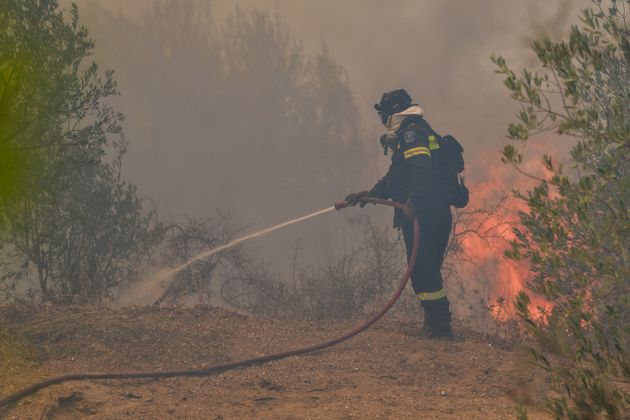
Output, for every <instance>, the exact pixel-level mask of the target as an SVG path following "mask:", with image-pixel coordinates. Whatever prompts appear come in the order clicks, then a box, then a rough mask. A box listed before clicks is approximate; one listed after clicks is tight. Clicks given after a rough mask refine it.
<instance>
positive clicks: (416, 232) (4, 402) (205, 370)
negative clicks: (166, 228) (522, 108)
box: [0, 197, 420, 417]
mask: <svg viewBox="0 0 630 420" xmlns="http://www.w3.org/2000/svg"><path fill="white" fill-rule="evenodd" d="M359 201H361V202H363V203H374V204H382V205H386V206H390V207H396V208H399V209H402V208H404V207H405V205H404V204H402V203H397V202H395V201H388V200H381V199H378V198H370V197H362V198H360V199H359ZM345 207H348V203H346V202H344V201H342V202H339V203H336V204H335V205H334V206H333V207H329V208H326V209H323V210H319V211H316V212H314V213H311V214H308V215H306V216H302V217H299V218H297V219H293V220H290V221H288V222H284V223H281V224H279V225H276V226H272V227H270V228H267V229H263V230H261V231H259V232H256V233H252V234H251V235H247V236H245V237H242V238H239V239H235V240H233V241H231V242H228V243H227V244H225V245H222V246H220V247H218V248H215V249H212V250H210V251H206V252H204V253H202V254H200V255H197V256H196V257H193V258H192V259H191V260H190V261H188V262H186V263H184V264H182V265H181V266H179V267H176V268H174V269H172V270H170V271H169V273H171V275H172V274H175V273H176V272H178V271H179V270H182V269H184V268H185V267H187V266H188V265H189V264H191V263H192V262H194V261H197V260H199V259H202V258H206V257H208V256H210V255H212V254H214V253H217V252H219V251H222V250H224V249H227V248H228V247H232V246H235V245H237V244H239V243H241V242H244V241H246V240H248V239H253V238H256V237H258V236H262V235H265V234H267V233H270V232H273V231H274V230H276V229H280V228H282V227H284V226H288V225H290V224H293V223H298V222H301V221H303V220H306V219H309V218H311V217H315V216H317V215H320V214H323V213H327V212H329V211H331V210H333V209H336V210H341V209H343V208H345ZM419 241H420V223H419V222H418V218H417V217H415V218H414V219H413V248H412V251H411V256H410V257H409V260H408V263H407V270H406V271H405V274H404V276H403V278H402V280H401V281H400V283H399V285H398V289H396V291H395V292H394V294H393V295H392V296H391V297H390V298H389V300H388V301H387V303H386V304H385V305H384V306H383V307H382V308H381V310H380V311H378V312H377V313H376V314H375V315H372V317H370V318H369V319H367V320H366V321H364V322H363V323H362V324H360V325H359V326H357V327H355V328H354V329H353V330H351V331H348V332H347V333H345V334H343V335H341V336H340V337H337V338H333V339H330V340H327V341H324V342H321V343H317V344H313V345H311V346H308V347H304V348H301V349H295V350H288V351H284V352H280V353H275V354H269V355H266V356H261V357H255V358H251V359H246V360H239V361H235V362H231V363H226V364H223V365H216V366H206V367H202V368H198V369H183V370H168V371H153V372H101V373H75V374H70V375H63V376H56V377H53V378H49V379H46V380H44V381H41V382H38V383H36V384H33V385H31V386H29V387H26V388H24V389H21V390H20V391H17V392H15V393H13V394H11V395H9V396H7V397H6V398H3V399H0V417H1V416H2V414H6V413H2V409H3V407H6V406H8V405H9V404H11V403H13V402H15V401H18V400H20V399H21V398H24V397H26V396H28V395H31V394H33V393H35V392H37V391H39V390H40V389H43V388H46V387H49V386H51V385H55V384H59V383H62V382H69V381H85V380H97V379H147V378H172V377H178V376H206V375H211V374H214V373H220V372H225V371H227V370H231V369H237V368H244V367H248V366H255V365H260V364H263V363H266V362H270V361H272V360H280V359H284V358H287V357H291V356H297V355H301V354H306V353H311V352H314V351H318V350H322V349H325V348H327V347H330V346H334V345H335V344H338V343H341V342H342V341H345V340H348V339H349V338H352V337H354V336H355V335H357V334H359V333H360V332H363V331H365V330H366V329H368V328H369V327H370V326H372V324H374V323H375V322H376V321H378V320H379V319H380V318H381V317H382V316H383V315H385V313H386V312H387V311H388V310H389V309H390V308H391V307H392V306H393V305H394V303H396V301H397V300H398V298H399V297H400V295H401V294H402V291H403V290H404V289H405V286H406V285H407V282H408V281H409V277H410V276H411V272H412V271H413V267H414V265H415V263H416V257H417V255H418V244H419Z"/></svg>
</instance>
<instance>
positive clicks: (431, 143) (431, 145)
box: [429, 135, 440, 150]
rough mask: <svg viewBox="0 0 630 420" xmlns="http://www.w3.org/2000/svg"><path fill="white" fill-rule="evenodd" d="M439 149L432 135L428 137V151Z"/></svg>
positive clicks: (438, 144)
mask: <svg viewBox="0 0 630 420" xmlns="http://www.w3.org/2000/svg"><path fill="white" fill-rule="evenodd" d="M439 148H440V143H438V141H437V139H436V138H435V136H434V135H430V136H429V149H431V150H436V149H439Z"/></svg>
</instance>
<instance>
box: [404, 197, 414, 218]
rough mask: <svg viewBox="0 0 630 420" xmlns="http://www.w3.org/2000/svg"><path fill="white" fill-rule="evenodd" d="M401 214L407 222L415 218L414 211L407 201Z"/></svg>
mask: <svg viewBox="0 0 630 420" xmlns="http://www.w3.org/2000/svg"><path fill="white" fill-rule="evenodd" d="M402 212H403V214H404V215H405V217H406V218H407V220H409V221H410V222H412V221H413V218H414V217H415V216H416V212H415V211H414V209H413V206H412V205H411V203H410V202H409V201H407V204H405V207H404V208H403V209H402Z"/></svg>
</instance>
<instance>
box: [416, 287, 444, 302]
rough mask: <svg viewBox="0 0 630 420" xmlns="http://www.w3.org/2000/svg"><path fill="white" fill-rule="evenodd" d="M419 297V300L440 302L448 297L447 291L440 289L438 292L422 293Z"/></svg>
mask: <svg viewBox="0 0 630 420" xmlns="http://www.w3.org/2000/svg"><path fill="white" fill-rule="evenodd" d="M417 296H418V299H419V300H438V299H442V298H445V297H446V290H444V289H440V290H438V291H437V292H420V293H418V294H417Z"/></svg>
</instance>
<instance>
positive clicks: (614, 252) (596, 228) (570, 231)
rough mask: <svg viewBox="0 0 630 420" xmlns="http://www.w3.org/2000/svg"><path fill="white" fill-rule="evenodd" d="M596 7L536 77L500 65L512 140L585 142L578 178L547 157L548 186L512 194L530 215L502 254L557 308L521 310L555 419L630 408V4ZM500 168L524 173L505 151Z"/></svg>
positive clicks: (544, 43) (545, 43)
mask: <svg viewBox="0 0 630 420" xmlns="http://www.w3.org/2000/svg"><path fill="white" fill-rule="evenodd" d="M594 5H595V8H594V10H590V9H589V10H585V11H583V13H582V15H581V25H580V26H575V27H573V28H572V29H571V33H570V36H569V39H568V41H562V42H554V41H551V40H550V39H542V40H540V41H537V42H534V43H533V45H532V48H533V50H534V52H535V53H536V55H537V57H538V60H539V61H540V63H541V68H540V69H539V70H537V71H529V70H523V71H522V72H521V73H520V74H518V75H517V74H516V73H515V72H514V71H512V70H511V69H510V68H509V67H508V66H507V64H506V62H505V60H504V59H502V58H501V57H493V61H494V62H495V64H496V65H497V67H498V70H497V72H498V73H501V74H503V75H504V76H505V77H506V78H505V85H506V87H507V88H508V89H509V90H510V92H511V96H512V98H514V99H515V100H516V101H518V102H519V103H520V104H521V112H520V113H519V114H518V115H517V117H518V121H517V122H516V123H513V124H511V125H510V127H509V129H508V133H509V136H510V137H511V138H513V139H517V140H521V141H525V140H527V139H528V138H529V137H530V136H532V135H535V134H537V133H541V132H545V131H553V132H555V133H557V134H559V135H569V136H572V137H575V138H576V139H577V142H576V144H575V146H574V147H573V148H572V150H571V154H570V159H571V163H572V167H571V170H570V171H568V172H567V171H565V170H564V169H563V168H562V166H559V165H556V164H555V163H554V162H553V160H552V158H551V157H550V156H544V157H543V159H542V162H543V165H544V166H545V168H546V169H547V170H548V171H549V174H550V175H549V176H548V177H546V179H539V181H540V182H539V184H538V185H537V186H536V187H534V188H533V189H531V190H529V191H526V192H517V193H516V194H517V196H518V197H520V198H521V199H523V200H525V201H526V203H527V205H528V211H527V212H523V213H521V215H520V217H521V222H522V227H520V228H518V229H515V234H516V236H517V240H516V241H515V242H514V243H513V249H512V250H511V251H510V252H508V253H506V255H507V256H508V257H510V258H527V259H528V260H529V261H530V262H531V264H532V270H533V272H534V274H535V277H534V279H533V281H532V283H531V284H530V285H529V289H530V293H534V294H536V295H539V296H541V297H543V298H544V299H545V300H546V301H548V302H549V303H550V304H551V305H552V307H553V309H552V311H551V313H547V314H544V315H540V314H538V313H535V311H534V312H532V308H531V301H530V298H529V296H528V295H527V294H526V293H521V294H520V295H519V297H518V298H517V302H516V305H517V309H518V311H519V313H520V315H521V317H522V319H523V320H524V321H525V324H526V326H527V327H528V328H529V330H530V331H531V333H532V334H533V336H534V337H535V338H536V344H535V345H532V347H531V355H532V356H533V360H534V363H535V364H536V365H537V366H539V367H540V368H542V369H544V370H545V371H547V372H549V373H550V374H551V378H552V388H553V391H554V392H553V393H552V394H550V397H549V400H550V410H551V412H552V413H553V414H554V415H555V416H556V418H571V419H578V418H593V417H600V416H607V417H609V418H624V417H626V416H628V415H629V407H630V394H629V391H628V384H629V381H630V357H629V354H628V349H629V345H630V327H629V325H630V245H629V244H630V212H629V211H628V207H627V203H628V201H629V200H630V161H629V159H628V157H629V156H628V155H629V152H630V83H629V82H630V32H629V30H628V23H629V22H628V14H627V13H630V4H629V3H628V2H627V1H624V2H622V1H610V2H609V5H610V7H609V8H608V9H607V10H604V7H603V5H602V2H601V1H595V2H594ZM503 161H504V162H508V163H511V164H512V165H514V166H515V167H517V168H519V165H520V163H521V162H522V156H521V154H520V153H519V152H518V150H517V148H516V147H514V146H506V148H505V149H504V153H503ZM519 170H521V169H520V168H519Z"/></svg>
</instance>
